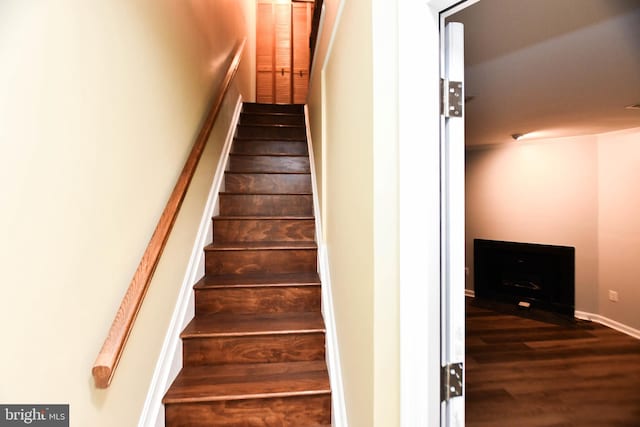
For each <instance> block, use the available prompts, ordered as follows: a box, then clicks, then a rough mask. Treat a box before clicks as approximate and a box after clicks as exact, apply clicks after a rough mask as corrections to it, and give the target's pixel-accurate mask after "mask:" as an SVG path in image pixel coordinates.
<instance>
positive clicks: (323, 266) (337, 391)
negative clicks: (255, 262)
mask: <svg viewBox="0 0 640 427" xmlns="http://www.w3.org/2000/svg"><path fill="white" fill-rule="evenodd" d="M304 114H305V123H306V127H307V144H308V149H309V163H310V166H311V186H312V189H313V211H314V215H315V222H316V240H317V242H318V274H319V276H320V281H321V283H322V317H323V318H324V324H325V329H326V340H327V342H326V348H327V354H326V359H327V368H328V370H329V381H330V382H331V425H332V426H334V427H348V425H349V423H348V422H347V410H346V406H345V400H344V385H343V383H342V365H341V363H340V350H339V347H338V336H337V329H336V322H335V316H334V312H333V296H332V292H331V274H330V273H329V255H328V253H327V247H326V245H325V244H324V242H322V240H321V239H322V221H321V217H320V202H319V200H318V186H317V182H316V169H315V162H314V156H313V143H312V141H311V130H310V129H309V108H308V107H307V105H305V106H304Z"/></svg>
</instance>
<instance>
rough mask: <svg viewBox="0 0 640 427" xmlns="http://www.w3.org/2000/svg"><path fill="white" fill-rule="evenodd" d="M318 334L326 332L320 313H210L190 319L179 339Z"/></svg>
mask: <svg viewBox="0 0 640 427" xmlns="http://www.w3.org/2000/svg"><path fill="white" fill-rule="evenodd" d="M224 328H227V329H226V330H225V329H224ZM318 333H321V334H325V333H326V327H325V324H324V319H323V318H322V314H321V313H320V312H299V313H275V314H274V313H272V314H214V315H208V316H207V315H203V316H198V317H194V318H193V319H192V320H191V321H190V322H189V324H188V325H187V326H186V327H185V329H184V330H183V331H182V333H181V334H180V338H182V339H183V340H184V339H200V338H219V337H243V336H247V337H253V336H265V335H291V334H318Z"/></svg>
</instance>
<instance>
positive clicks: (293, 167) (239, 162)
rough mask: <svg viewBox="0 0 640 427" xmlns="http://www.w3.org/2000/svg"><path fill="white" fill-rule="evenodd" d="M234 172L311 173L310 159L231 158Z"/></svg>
mask: <svg viewBox="0 0 640 427" xmlns="http://www.w3.org/2000/svg"><path fill="white" fill-rule="evenodd" d="M229 170H230V171H232V172H301V173H309V172H310V170H311V169H310V168H309V157H307V156H304V157H300V156H253V155H250V156H245V155H237V154H232V155H231V156H230V157H229Z"/></svg>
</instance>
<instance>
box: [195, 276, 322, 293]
mask: <svg viewBox="0 0 640 427" xmlns="http://www.w3.org/2000/svg"><path fill="white" fill-rule="evenodd" d="M319 285H320V278H319V277H318V273H308V272H304V273H281V274H243V275H234V274H228V275H207V276H205V277H203V278H202V279H200V281H199V282H198V283H196V284H195V286H194V289H215V288H229V287H231V288H233V287H270V286H319Z"/></svg>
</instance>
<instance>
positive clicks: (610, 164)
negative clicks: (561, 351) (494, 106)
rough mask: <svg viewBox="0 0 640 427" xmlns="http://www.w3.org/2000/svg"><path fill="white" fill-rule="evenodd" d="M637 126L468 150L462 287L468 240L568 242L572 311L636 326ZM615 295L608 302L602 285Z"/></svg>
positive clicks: (639, 296)
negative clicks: (572, 270)
mask: <svg viewBox="0 0 640 427" xmlns="http://www.w3.org/2000/svg"><path fill="white" fill-rule="evenodd" d="M639 136H640V130H638V129H635V130H630V131H623V132H617V133H610V134H602V135H593V136H581V137H574V138H562V139H556V140H541V141H531V142H524V143H520V144H517V145H516V144H513V145H508V146H505V145H501V146H497V147H495V148H492V149H491V148H490V149H480V150H468V151H467V162H466V163H467V168H466V192H467V193H466V202H467V208H466V210H467V214H466V233H467V237H466V259H467V265H468V266H469V269H470V275H469V276H468V277H467V288H468V289H473V239H475V238H484V239H494V240H511V241H521V242H534V243H547V244H557V245H567V246H575V248H576V310H580V311H587V312H590V313H596V314H601V315H603V316H605V317H608V318H610V319H613V320H616V321H618V322H622V323H624V324H626V325H628V326H631V327H634V328H638V327H639V326H640V318H639V317H638V316H637V308H636V307H638V305H640V284H639V282H638V279H637V277H638V274H639V273H640V270H639V269H638V268H637V262H635V259H634V256H635V255H636V254H637V253H638V251H637V247H638V245H639V244H640V226H638V224H640V222H638V220H637V218H638V217H640V212H639V210H640V205H639V204H638V203H636V202H635V200H636V199H637V197H636V193H637V190H636V183H637V182H638V178H640V177H639V172H638V167H637V165H638V164H639V160H640V142H638V141H639V139H638V137H639ZM610 289H612V290H616V291H618V292H619V296H620V301H619V302H617V303H613V302H610V301H609V300H608V291H609V290H610Z"/></svg>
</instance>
